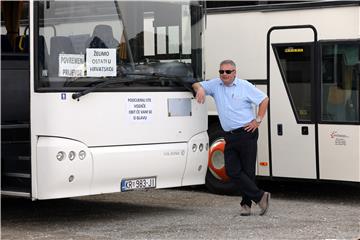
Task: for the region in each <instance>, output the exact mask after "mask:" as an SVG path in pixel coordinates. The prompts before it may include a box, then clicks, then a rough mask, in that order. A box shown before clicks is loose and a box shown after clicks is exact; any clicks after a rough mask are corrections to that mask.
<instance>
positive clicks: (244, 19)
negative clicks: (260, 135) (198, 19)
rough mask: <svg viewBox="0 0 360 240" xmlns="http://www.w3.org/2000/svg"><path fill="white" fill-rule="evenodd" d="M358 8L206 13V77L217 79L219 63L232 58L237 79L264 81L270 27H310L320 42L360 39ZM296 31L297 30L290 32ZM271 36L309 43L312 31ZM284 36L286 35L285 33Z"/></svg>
mask: <svg viewBox="0 0 360 240" xmlns="http://www.w3.org/2000/svg"><path fill="white" fill-rule="evenodd" d="M359 16H360V7H358V6H351V7H334V8H331V7H327V8H316V9H305V10H304V9H303V10H287V11H263V12H259V11H256V12H255V11H250V12H227V13H214V14H211V13H210V14H208V16H207V24H206V31H205V48H204V51H205V66H206V78H207V79H209V78H212V77H214V76H218V74H219V73H218V70H219V63H220V62H221V61H222V60H224V59H232V60H234V61H235V63H236V64H237V70H238V72H237V74H238V77H240V78H243V79H266V37H267V32H268V30H269V29H270V28H271V27H273V26H284V25H304V24H311V25H313V26H314V27H315V28H316V29H317V30H318V38H319V40H321V39H328V40H330V39H353V38H358V37H359V36H360V23H359V21H360V18H359ZM291 32H296V30H294V31H291ZM291 32H287V33H286V34H285V35H280V36H279V35H278V36H276V35H277V34H275V33H274V35H273V37H272V42H273V43H274V42H288V41H290V42H292V41H294V39H296V38H298V39H297V40H298V41H302V40H310V39H311V38H312V32H311V31H310V30H309V31H308V32H307V33H306V35H303V34H304V30H302V31H301V30H300V31H298V34H297V35H296V36H295V35H292V34H289V33H291ZM284 33H285V32H284Z"/></svg>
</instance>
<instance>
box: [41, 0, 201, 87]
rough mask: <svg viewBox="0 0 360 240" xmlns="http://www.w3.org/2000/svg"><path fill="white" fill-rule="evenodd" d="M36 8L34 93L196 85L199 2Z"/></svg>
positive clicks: (53, 4)
mask: <svg viewBox="0 0 360 240" xmlns="http://www.w3.org/2000/svg"><path fill="white" fill-rule="evenodd" d="M37 9H38V10H37V12H38V13H37V15H38V18H37V19H38V22H39V24H38V26H39V28H38V29H35V32H38V34H35V35H36V36H35V38H34V39H35V42H37V44H36V45H37V49H36V50H35V56H37V57H36V63H37V64H36V66H37V69H38V71H37V76H38V77H36V83H35V87H36V90H37V91H74V90H81V89H87V88H91V87H94V86H95V85H96V84H98V83H102V82H104V81H108V80H110V79H111V80H112V82H114V84H105V85H104V86H106V87H103V88H101V89H100V88H99V91H110V90H111V91H114V90H115V91H116V90H119V91H128V90H129V88H132V87H136V88H137V90H139V89H141V90H143V91H152V90H153V89H154V88H160V89H163V90H164V88H168V89H179V88H183V84H179V81H183V82H187V83H190V84H191V83H193V82H194V81H201V80H202V72H203V71H202V68H203V67H202V61H201V58H202V40H201V36H202V34H201V32H202V30H203V12H202V6H201V5H200V4H199V3H198V2H194V1H174V2H170V3H169V2H164V1H158V2H151V1H142V2H138V1H99V2H95V1H88V2H86V1H43V2H38V3H37ZM159 76H160V77H159ZM167 76H169V77H167ZM174 77H176V81H172V80H173V79H174ZM116 79H118V80H119V81H118V82H117V81H115V80H116Z"/></svg>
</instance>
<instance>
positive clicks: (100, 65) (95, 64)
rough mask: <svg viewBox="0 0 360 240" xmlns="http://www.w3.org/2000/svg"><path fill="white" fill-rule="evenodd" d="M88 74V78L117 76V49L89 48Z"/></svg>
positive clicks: (87, 51)
mask: <svg viewBox="0 0 360 240" xmlns="http://www.w3.org/2000/svg"><path fill="white" fill-rule="evenodd" d="M86 72H87V73H86V75H87V76H88V77H113V76H116V49H115V48H87V49H86Z"/></svg>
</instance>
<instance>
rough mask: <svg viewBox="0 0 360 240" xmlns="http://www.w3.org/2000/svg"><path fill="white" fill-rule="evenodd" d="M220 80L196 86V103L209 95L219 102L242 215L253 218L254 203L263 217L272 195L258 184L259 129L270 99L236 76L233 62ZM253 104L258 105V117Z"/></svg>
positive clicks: (226, 65)
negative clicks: (252, 204)
mask: <svg viewBox="0 0 360 240" xmlns="http://www.w3.org/2000/svg"><path fill="white" fill-rule="evenodd" d="M219 74H220V77H218V78H214V79H211V80H209V81H203V82H197V83H194V84H193V85H192V87H193V89H194V90H195V92H196V100H197V101H198V102H199V103H204V102H205V96H206V95H210V96H212V97H213V98H214V99H215V103H216V108H217V111H218V114H219V119H220V124H221V127H222V128H223V130H224V131H225V142H226V145H225V150H224V156H225V168H226V173H227V175H228V176H229V177H230V180H231V181H232V182H233V183H234V184H235V186H236V187H238V188H239V189H240V191H241V192H242V200H241V202H240V206H241V213H240V214H241V215H242V216H249V215H251V203H252V201H254V202H255V203H257V205H258V206H259V207H260V215H264V214H265V213H266V212H267V210H268V208H269V201H270V193H268V192H265V191H263V190H261V189H259V188H258V187H257V185H256V183H255V165H256V154H257V139H258V135H259V133H258V127H259V126H260V124H261V120H262V119H263V117H264V115H265V113H266V109H267V107H268V103H269V98H268V97H267V96H266V95H265V94H264V93H263V92H262V91H260V90H259V89H257V88H256V87H255V86H254V85H253V84H251V83H249V82H248V81H246V80H243V79H239V78H237V77H236V65H235V63H234V62H233V61H232V60H224V61H222V62H221V63H220V70H219ZM252 104H256V105H258V112H257V115H256V116H255V115H254V111H253V107H252Z"/></svg>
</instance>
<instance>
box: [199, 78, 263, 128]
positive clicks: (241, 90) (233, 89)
mask: <svg viewBox="0 0 360 240" xmlns="http://www.w3.org/2000/svg"><path fill="white" fill-rule="evenodd" d="M200 84H201V86H202V87H203V88H204V89H205V93H206V95H210V96H212V97H213V98H214V99H215V103H216V108H217V111H218V114H219V118H220V124H221V126H222V128H223V129H224V131H231V130H234V129H237V128H240V127H243V126H244V125H246V124H247V123H249V122H251V121H252V120H253V119H255V118H256V116H255V111H254V104H255V105H259V104H260V103H261V102H262V101H263V100H264V99H265V98H266V97H267V96H266V94H264V93H263V92H262V91H260V90H259V89H258V88H256V87H255V86H254V85H253V84H251V83H249V82H248V81H246V80H243V79H239V78H235V79H234V81H233V83H232V84H231V85H229V86H226V85H225V84H224V83H223V82H222V81H221V79H220V78H214V79H211V80H208V81H203V82H200Z"/></svg>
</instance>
